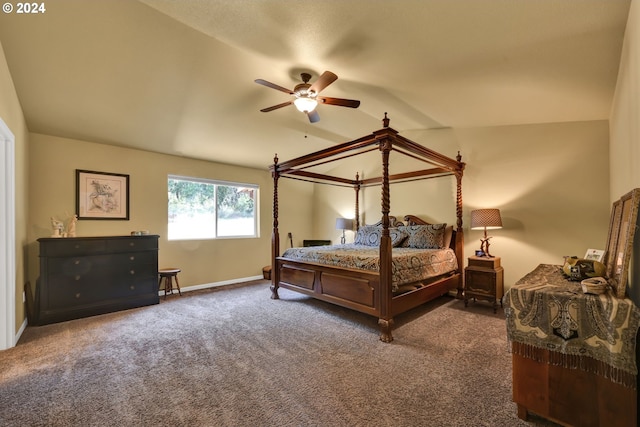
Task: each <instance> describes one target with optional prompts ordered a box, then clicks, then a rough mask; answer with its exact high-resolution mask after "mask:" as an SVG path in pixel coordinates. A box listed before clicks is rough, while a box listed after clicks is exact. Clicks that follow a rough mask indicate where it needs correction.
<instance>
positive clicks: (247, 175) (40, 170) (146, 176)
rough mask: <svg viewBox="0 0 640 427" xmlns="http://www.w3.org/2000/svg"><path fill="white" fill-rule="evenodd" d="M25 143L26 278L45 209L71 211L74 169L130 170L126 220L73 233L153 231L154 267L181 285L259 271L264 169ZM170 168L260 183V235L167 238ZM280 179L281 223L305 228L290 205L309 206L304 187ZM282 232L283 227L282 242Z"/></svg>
mask: <svg viewBox="0 0 640 427" xmlns="http://www.w3.org/2000/svg"><path fill="white" fill-rule="evenodd" d="M30 142H31V147H32V149H31V154H30V166H31V171H32V176H31V181H30V182H31V185H30V188H29V195H30V203H31V209H30V216H29V259H30V260H31V262H30V266H31V267H32V268H31V269H30V272H29V275H30V277H31V278H32V280H35V277H36V276H37V274H38V266H37V251H38V248H37V241H36V240H37V239H38V238H40V237H48V236H49V235H50V234H51V221H50V218H51V217H52V216H53V217H57V218H59V219H66V218H68V217H69V216H70V215H71V214H73V213H74V212H75V170H76V169H84V170H94V171H101V172H113V173H120V174H128V175H130V220H129V221H104V220H81V221H78V224H77V233H78V236H104V235H126V234H129V233H130V232H131V231H132V230H149V231H150V233H152V234H159V235H160V252H159V264H160V267H163V266H165V267H169V266H175V267H179V268H181V269H182V273H181V274H180V284H181V286H182V287H189V286H197V285H207V284H216V283H221V282H222V283H224V282H229V281H236V280H238V279H243V278H251V277H255V276H261V275H262V267H264V266H265V265H268V264H270V257H271V246H270V242H271V230H272V220H271V218H272V215H271V209H272V194H273V183H272V179H271V176H270V174H269V172H268V171H267V170H266V169H265V170H257V169H250V168H241V167H237V166H229V165H224V164H216V163H212V162H206V161H199V160H193V159H187V158H182V157H176V156H169V155H164V154H157V153H150V152H145V151H140V150H132V149H126V148H120V147H114V146H109V145H103V144H96V143H91V142H86V141H76V140H71V139H65V138H57V137H53V136H47V135H40V134H31V137H30ZM169 174H175V175H182V176H193V177H201V178H210V179H219V180H225V181H233V182H247V183H252V184H257V185H259V186H260V203H259V206H260V237H259V238H255V239H217V240H189V241H168V240H167V236H166V234H167V233H166V229H167V176H168V175H169ZM282 185H283V190H282V191H284V192H287V193H288V194H290V197H289V198H287V199H284V200H283V201H282V205H281V209H283V210H286V212H284V213H283V214H282V222H283V223H285V224H286V225H287V226H288V227H289V229H290V230H287V231H292V232H293V233H295V234H300V235H304V234H306V233H307V232H308V231H307V229H308V227H310V224H309V223H308V216H307V215H304V216H299V212H294V211H295V209H294V208H293V206H300V207H302V211H303V212H304V211H305V210H308V209H310V208H309V207H310V206H311V202H310V197H311V196H310V193H309V190H306V189H304V188H303V189H302V190H301V191H298V190H297V187H299V184H298V183H291V182H285V183H283V184H282ZM304 191H307V194H305V193H304ZM307 200H309V201H307ZM294 203H295V205H294ZM295 234H294V235H295ZM281 237H282V236H281ZM285 238H286V234H285V236H284V237H283V238H282V241H283V242H284V240H285Z"/></svg>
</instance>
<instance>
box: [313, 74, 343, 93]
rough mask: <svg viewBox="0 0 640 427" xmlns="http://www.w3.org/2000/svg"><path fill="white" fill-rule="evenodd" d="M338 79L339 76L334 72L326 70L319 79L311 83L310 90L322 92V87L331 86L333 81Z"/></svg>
mask: <svg viewBox="0 0 640 427" xmlns="http://www.w3.org/2000/svg"><path fill="white" fill-rule="evenodd" d="M336 80H338V76H336V75H335V74H333V73H332V72H331V71H325V72H324V73H322V75H321V76H320V77H318V80H316V81H315V82H314V83H313V84H312V85H311V87H310V88H309V91H314V92H315V93H320V91H321V90H322V89H324V88H325V87H327V86H329V85H330V84H331V83H333V82H335V81H336Z"/></svg>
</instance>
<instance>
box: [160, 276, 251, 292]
mask: <svg viewBox="0 0 640 427" xmlns="http://www.w3.org/2000/svg"><path fill="white" fill-rule="evenodd" d="M262 279H263V277H262V275H260V276H251V277H243V278H238V279H231V280H223V281H221V282H213V283H204V284H201V285H191V286H184V287H183V286H181V287H180V291H181V292H191V291H199V290H202V289H209V288H217V287H220V286H228V285H235V284H238V283H243V282H250V281H252V280H262ZM158 295H159V296H163V295H164V290H162V289H159V290H158Z"/></svg>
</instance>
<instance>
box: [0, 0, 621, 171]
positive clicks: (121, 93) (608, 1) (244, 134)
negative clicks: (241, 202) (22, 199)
mask: <svg viewBox="0 0 640 427" xmlns="http://www.w3.org/2000/svg"><path fill="white" fill-rule="evenodd" d="M45 5H46V12H45V13H43V14H37V15H35V14H34V15H18V14H16V13H15V12H14V13H10V14H7V13H3V14H1V15H0V42H1V43H2V47H3V49H4V52H5V56H6V59H7V63H8V65H9V70H10V72H11V75H12V78H13V81H14V84H15V87H16V92H17V94H18V98H19V100H20V103H21V105H22V108H23V111H24V115H25V118H26V121H27V126H28V128H29V130H30V131H31V132H35V133H42V134H48V135H55V136H61V137H67V138H73V139H79V140H85V141H93V142H100V143H106V144H113V145H118V146H125V147H132V148H138V149H143V150H149V151H155V152H160V153H168V154H174V155H179V156H185V157H190V158H197V159H205V160H211V161H216V162H223V163H229V164H237V165H243V166H249V167H257V168H262V169H264V168H266V167H267V165H268V164H269V163H271V162H272V159H273V156H274V154H275V153H278V155H279V157H280V158H281V159H283V160H284V159H288V158H292V157H296V156H299V155H302V154H306V153H308V152H310V151H315V150H320V149H323V148H326V147H329V146H331V145H334V144H337V143H340V142H344V141H348V140H351V139H355V138H359V137H361V136H363V135H365V134H368V133H370V132H371V131H373V130H375V129H379V128H380V127H381V126H382V124H381V119H382V117H383V115H384V112H388V113H389V117H390V118H391V126H392V127H393V128H394V129H396V130H398V131H400V133H401V134H404V135H405V136H407V137H411V135H412V134H420V133H421V132H422V134H424V132H423V131H424V130H427V129H437V128H443V127H448V128H463V127H478V126H500V125H513V124H531V123H549V122H567V121H585V120H606V119H608V117H609V110H610V107H611V103H612V98H613V93H614V89H615V84H616V78H617V72H618V65H619V61H620V53H621V48H622V41H623V36H624V30H625V25H626V21H627V14H628V10H629V5H630V0H519V1H516V0H394V1H388V0H387V1H381V0H349V1H344V0H323V1H309V0H233V1H229V0H180V1H174V0H140V1H132V0H102V1H90V2H89V1H84V0H51V1H47V2H46V3H45ZM325 70H330V71H332V72H334V73H336V74H337V75H338V77H339V78H338V80H337V81H336V82H335V83H333V84H332V85H330V86H329V87H327V88H326V89H325V90H324V91H323V92H322V95H325V96H329V97H338V98H350V99H358V100H360V101H361V105H360V107H359V108H358V109H351V108H344V107H338V106H329V105H320V106H318V113H319V115H320V118H321V119H320V121H319V122H317V123H309V120H308V119H307V117H306V116H305V115H304V114H303V113H300V112H298V111H297V110H296V109H295V108H294V107H293V106H288V107H285V108H281V109H278V110H275V111H272V112H269V113H262V112H260V109H262V108H265V107H269V106H272V105H275V104H279V103H282V102H285V101H288V100H289V95H287V94H286V93H283V92H280V91H277V90H273V89H270V88H267V87H264V86H260V85H258V84H256V83H254V80H255V79H258V78H260V79H264V80H268V81H270V82H273V83H275V84H277V85H280V86H284V87H286V88H293V87H294V86H295V85H296V84H297V83H300V73H301V72H308V73H310V74H312V76H313V77H312V79H311V82H313V81H314V80H315V79H316V78H317V77H318V76H319V75H320V74H321V73H322V72H323V71H325ZM420 142H422V143H423V144H425V145H428V141H420Z"/></svg>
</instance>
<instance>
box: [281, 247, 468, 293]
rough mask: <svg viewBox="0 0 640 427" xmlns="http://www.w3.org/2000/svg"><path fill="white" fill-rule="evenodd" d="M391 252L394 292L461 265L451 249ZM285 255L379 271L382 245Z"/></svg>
mask: <svg viewBox="0 0 640 427" xmlns="http://www.w3.org/2000/svg"><path fill="white" fill-rule="evenodd" d="M392 252H393V253H392V258H393V260H392V266H391V268H392V285H393V291H394V292H395V291H397V290H398V286H400V285H404V284H407V283H412V282H417V281H420V280H425V279H429V278H432V277H437V276H440V275H443V274H446V273H449V272H451V271H455V270H456V269H457V268H458V261H457V259H456V254H455V252H454V251H453V250H451V249H414V248H393V251H392ZM282 257H283V258H288V259H291V260H295V261H303V262H314V263H318V264H325V265H332V266H335V267H344V268H356V269H359V270H369V271H376V272H377V271H380V250H379V248H377V247H371V246H366V245H359V244H355V243H350V244H346V245H331V246H314V247H307V248H290V249H287V250H286V251H285V252H284V254H283V255H282Z"/></svg>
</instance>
